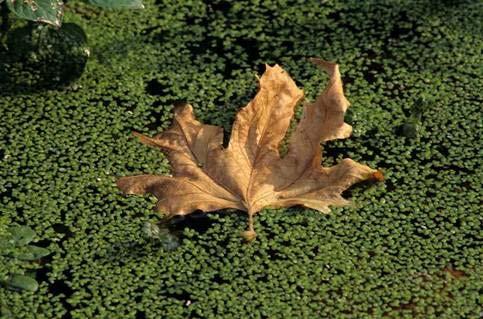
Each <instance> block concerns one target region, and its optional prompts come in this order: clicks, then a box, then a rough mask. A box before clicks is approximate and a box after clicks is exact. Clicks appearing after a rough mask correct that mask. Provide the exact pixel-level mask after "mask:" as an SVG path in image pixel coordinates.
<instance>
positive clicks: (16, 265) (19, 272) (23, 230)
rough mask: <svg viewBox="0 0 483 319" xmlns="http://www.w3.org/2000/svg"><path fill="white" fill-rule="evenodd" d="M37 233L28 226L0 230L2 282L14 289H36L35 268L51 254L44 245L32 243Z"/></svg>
mask: <svg viewBox="0 0 483 319" xmlns="http://www.w3.org/2000/svg"><path fill="white" fill-rule="evenodd" d="M35 236H36V233H35V231H33V230H32V229H31V228H30V227H28V226H11V227H8V228H6V229H5V228H4V229H2V230H0V283H1V284H2V285H4V286H6V287H7V288H10V289H14V290H29V291H36V290H37V289H38V283H37V281H36V280H35V278H33V277H34V275H35V269H37V268H38V263H35V261H38V260H40V259H41V258H42V257H45V256H47V255H49V254H50V251H49V250H48V249H46V248H43V247H38V246H35V245H31V244H30V242H31V241H32V240H33V239H34V238H35Z"/></svg>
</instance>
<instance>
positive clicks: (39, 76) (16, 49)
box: [0, 0, 144, 91]
mask: <svg viewBox="0 0 483 319" xmlns="http://www.w3.org/2000/svg"><path fill="white" fill-rule="evenodd" d="M84 2H87V3H89V4H92V5H96V6H99V7H103V8H112V9H142V8H144V6H143V3H142V1H141V0H118V1H114V0H85V1H84ZM64 9H65V5H64V2H63V1H60V0H24V1H15V0H0V16H1V21H2V22H1V25H0V40H1V41H2V42H3V43H2V44H3V46H4V47H2V44H0V61H2V63H0V79H2V82H5V83H10V84H11V85H13V86H14V87H16V88H21V87H27V88H30V89H35V88H36V87H43V88H48V87H59V86H61V85H66V84H69V83H71V82H73V81H74V80H76V79H77V78H79V77H80V76H81V75H82V72H83V70H84V67H85V65H86V63H87V59H88V57H89V52H90V51H89V48H88V46H87V36H86V34H85V33H84V30H83V29H82V28H81V27H80V26H78V25H76V24H74V23H65V24H62V19H63V16H64ZM10 13H12V14H13V15H15V16H16V17H17V18H20V19H25V20H28V21H29V24H28V25H27V26H23V27H20V28H15V29H12V30H10V27H11V23H10V19H9V15H10ZM9 30H10V31H9ZM2 49H3V50H2ZM2 51H4V52H2ZM2 53H3V54H2ZM19 74H21V75H20V76H19ZM7 91H10V90H8V89H7Z"/></svg>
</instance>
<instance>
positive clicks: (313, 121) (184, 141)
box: [117, 59, 380, 240]
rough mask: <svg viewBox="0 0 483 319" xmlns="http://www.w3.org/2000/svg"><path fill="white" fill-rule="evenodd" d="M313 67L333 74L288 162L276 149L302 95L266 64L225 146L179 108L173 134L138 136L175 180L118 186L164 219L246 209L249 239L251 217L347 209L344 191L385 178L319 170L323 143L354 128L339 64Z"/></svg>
mask: <svg viewBox="0 0 483 319" xmlns="http://www.w3.org/2000/svg"><path fill="white" fill-rule="evenodd" d="M312 62H314V63H315V64H316V65H318V66H319V67H321V68H322V69H323V70H325V71H326V72H327V73H328V74H329V75H330V81H329V84H328V85H327V87H326V89H325V90H324V91H323V92H322V93H321V94H320V95H319V96H318V97H317V99H316V100H315V102H313V103H309V104H306V105H305V106H304V110H303V115H302V118H301V120H300V121H299V123H298V126H297V128H296V129H295V131H294V133H293V134H292V135H291V137H290V139H289V145H288V152H287V154H286V155H285V156H284V157H283V158H281V157H280V155H279V151H278V149H279V144H280V142H281V141H282V140H283V138H284V136H285V133H286V132H287V129H288V127H289V125H290V120H291V118H292V116H293V114H294V109H295V107H296V105H297V103H298V102H299V101H300V100H301V99H302V97H303V92H302V90H300V89H299V88H297V86H296V85H295V83H294V81H293V80H292V79H291V78H290V76H289V75H288V74H287V73H286V72H285V71H284V70H283V69H282V68H281V67H280V66H278V65H275V66H274V67H270V66H268V65H267V67H266V70H265V72H264V74H263V75H262V77H261V78H260V89H259V91H258V93H257V95H256V96H255V98H254V99H253V100H252V101H251V102H250V103H248V105H247V106H246V107H244V108H243V109H241V110H240V111H239V112H238V114H237V116H236V119H235V123H234V125H233V128H232V133H231V137H230V143H229V145H228V147H227V148H223V145H222V142H223V129H222V128H220V127H216V126H212V125H205V124H202V123H200V122H198V121H197V120H196V119H195V117H194V115H193V109H192V107H191V106H190V105H183V106H180V107H177V108H176V109H175V115H174V121H173V125H172V127H171V128H170V129H169V130H167V131H165V132H162V133H160V134H158V135H156V136H154V137H147V136H144V135H141V134H139V133H134V134H135V135H136V136H137V137H138V138H139V139H140V141H141V142H142V143H144V144H147V145H149V146H152V147H155V148H159V149H160V150H161V151H163V152H164V153H165V154H166V155H167V157H168V159H169V161H170V163H171V167H172V173H173V177H168V176H157V175H140V176H130V177H122V178H120V179H119V180H118V181H117V185H118V187H119V188H120V189H121V190H122V191H123V192H124V193H126V194H145V193H151V194H153V195H155V196H156V197H157V198H158V202H157V210H158V211H160V212H164V213H165V214H166V216H167V217H171V216H175V215H186V214H189V213H191V212H193V211H195V210H202V211H205V212H209V211H216V210H220V209H224V208H234V209H238V210H243V211H246V212H247V213H248V216H249V223H248V230H247V231H246V232H245V233H244V237H245V238H246V239H248V240H251V239H253V238H255V232H254V229H253V216H254V215H255V214H256V213H257V212H259V211H260V210H261V209H262V208H264V207H289V206H294V205H303V206H305V207H309V208H313V209H316V210H319V211H322V212H328V211H329V206H341V205H345V204H347V203H348V201H347V200H345V199H344V198H342V196H341V193H342V192H343V191H344V190H346V189H347V188H348V187H350V186H351V185H352V184H354V183H357V182H360V181H363V180H366V179H369V178H375V179H380V176H379V175H378V174H379V173H376V172H378V171H376V170H374V169H371V168H369V167H367V166H365V165H362V164H359V163H357V162H354V161H353V160H351V159H344V160H343V161H342V162H341V163H339V164H338V165H335V166H333V167H322V166H321V160H322V155H321V153H322V148H321V145H320V142H326V141H330V140H333V139H340V138H347V137H349V136H350V134H351V132H352V127H351V126H350V125H348V124H346V123H344V113H345V111H346V109H347V108H348V106H349V102H348V101H347V99H346V98H345V96H344V93H343V91H342V81H341V78H340V73H339V68H338V65H337V64H334V63H331V62H327V61H323V60H320V59H312ZM378 176H379V177H378Z"/></svg>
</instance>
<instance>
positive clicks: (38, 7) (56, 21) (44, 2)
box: [0, 0, 144, 28]
mask: <svg viewBox="0 0 483 319" xmlns="http://www.w3.org/2000/svg"><path fill="white" fill-rule="evenodd" d="M4 1H5V3H2V2H4ZM85 2H87V3H90V4H93V5H95V6H99V7H103V8H113V9H124V8H126V9H142V8H144V6H143V3H142V1H141V0H85ZM0 4H2V12H3V14H2V18H3V21H2V23H3V25H4V26H6V25H8V13H5V12H6V10H8V11H10V12H12V13H13V14H15V15H16V16H17V17H19V18H21V19H26V20H30V21H35V22H40V23H46V24H50V25H53V26H55V27H58V28H60V26H61V24H62V18H63V16H64V3H63V1H61V0H24V1H18V0H0Z"/></svg>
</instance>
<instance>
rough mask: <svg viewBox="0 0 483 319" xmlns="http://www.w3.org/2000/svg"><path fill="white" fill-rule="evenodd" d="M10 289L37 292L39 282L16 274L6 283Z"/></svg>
mask: <svg viewBox="0 0 483 319" xmlns="http://www.w3.org/2000/svg"><path fill="white" fill-rule="evenodd" d="M5 284H6V285H7V287H8V288H10V289H15V290H29V291H36V290H37V289H38V288H39V284H38V283H37V281H36V280H35V279H33V278H31V277H28V276H25V275H19V274H15V275H12V276H10V278H8V279H7V280H6V281H5Z"/></svg>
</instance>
